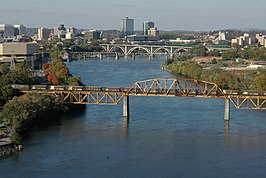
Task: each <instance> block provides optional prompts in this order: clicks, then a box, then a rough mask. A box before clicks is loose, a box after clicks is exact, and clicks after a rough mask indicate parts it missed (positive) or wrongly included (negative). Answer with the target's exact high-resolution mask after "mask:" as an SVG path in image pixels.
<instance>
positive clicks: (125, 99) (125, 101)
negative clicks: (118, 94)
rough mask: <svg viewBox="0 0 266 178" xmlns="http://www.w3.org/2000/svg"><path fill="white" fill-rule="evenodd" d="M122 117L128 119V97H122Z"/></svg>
mask: <svg viewBox="0 0 266 178" xmlns="http://www.w3.org/2000/svg"><path fill="white" fill-rule="evenodd" d="M123 117H126V118H128V117H129V96H123Z"/></svg>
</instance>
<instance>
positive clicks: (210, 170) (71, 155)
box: [0, 58, 266, 177]
mask: <svg viewBox="0 0 266 178" xmlns="http://www.w3.org/2000/svg"><path fill="white" fill-rule="evenodd" d="M163 62H164V61H163V59H156V58H155V59H154V60H152V61H149V60H148V59H145V58H136V60H135V61H132V60H129V59H128V60H127V61H125V60H118V61H114V60H112V59H109V60H102V61H99V60H84V61H76V62H72V63H68V66H69V68H70V70H71V72H72V73H73V74H74V75H80V76H81V78H82V80H83V81H84V82H85V84H86V85H96V86H121V87H128V86H132V84H133V83H134V82H135V81H139V80H143V79H150V78H159V77H172V76H171V75H170V74H169V73H167V72H166V71H161V70H160V64H162V63H163ZM223 115H224V100H223V99H200V98H198V99H194V98H171V97H130V120H129V121H128V120H127V119H126V118H123V117H122V103H120V104H118V105H117V106H97V105H88V106H87V109H86V111H85V113H76V114H66V115H64V116H63V117H62V118H61V120H60V122H59V123H58V124H55V125H51V126H48V127H45V128H43V129H40V130H38V131H35V132H34V133H33V134H32V135H31V137H30V138H28V139H26V140H25V142H24V145H25V150H24V151H23V152H21V153H20V154H19V155H17V156H14V157H11V158H6V159H2V160H1V161H0V166H1V167H2V168H5V169H2V170H1V173H0V175H1V177H264V176H265V175H266V166H265V165H266V156H265V155H266V119H265V111H248V110H237V109H235V108H233V107H231V118H232V119H231V121H230V123H228V122H224V120H223Z"/></svg>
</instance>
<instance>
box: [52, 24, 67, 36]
mask: <svg viewBox="0 0 266 178" xmlns="http://www.w3.org/2000/svg"><path fill="white" fill-rule="evenodd" d="M66 33H67V30H66V28H65V26H64V24H60V25H59V27H56V28H54V35H55V36H57V37H58V38H59V39H61V38H66Z"/></svg>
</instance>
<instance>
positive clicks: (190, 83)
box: [21, 78, 266, 120]
mask: <svg viewBox="0 0 266 178" xmlns="http://www.w3.org/2000/svg"><path fill="white" fill-rule="evenodd" d="M21 91H22V92H23V93H40V94H51V95H54V96H57V97H60V98H61V99H62V101H63V102H64V103H70V104H97V105H101V104H103V105H106V104H109V105H110V104H111V105H117V104H119V102H120V101H122V100H123V116H124V117H129V97H131V96H146V97H148V96H152V97H194V98H224V99H225V116H224V119H225V120H229V118H230V112H229V109H230V101H231V103H233V105H234V106H235V107H236V108H238V109H256V110H266V92H254V91H242V92H240V91H237V90H222V89H221V88H220V87H219V86H218V84H216V83H212V82H206V81H202V80H197V79H188V78H156V79H150V80H143V81H138V82H135V83H134V84H133V85H132V86H131V87H128V88H122V87H99V86H46V85H34V86H30V87H29V88H28V89H22V90H21Z"/></svg>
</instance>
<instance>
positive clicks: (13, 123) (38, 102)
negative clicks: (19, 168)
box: [0, 60, 85, 157]
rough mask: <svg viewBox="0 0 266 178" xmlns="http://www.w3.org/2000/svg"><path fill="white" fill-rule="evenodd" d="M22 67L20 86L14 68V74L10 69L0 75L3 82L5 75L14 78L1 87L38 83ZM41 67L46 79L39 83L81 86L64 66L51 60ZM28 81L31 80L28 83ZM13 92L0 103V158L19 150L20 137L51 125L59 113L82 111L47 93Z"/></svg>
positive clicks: (82, 108) (27, 70) (57, 61)
mask: <svg viewBox="0 0 266 178" xmlns="http://www.w3.org/2000/svg"><path fill="white" fill-rule="evenodd" d="M23 67H24V68H25V72H24V73H25V75H24V76H25V77H24V80H23V83H20V81H21V80H18V79H17V78H16V77H17V76H21V75H15V74H16V73H15V72H16V71H19V70H18V69H15V72H13V71H12V70H11V71H10V72H6V74H0V75H2V76H1V77H3V78H4V79H6V78H7V77H6V76H8V75H11V74H13V73H15V74H14V75H15V77H13V78H12V80H10V81H9V80H7V81H6V82H4V83H3V84H2V85H3V88H4V87H5V86H9V84H10V83H16V84H25V83H26V84H32V83H30V82H27V81H32V82H37V84H42V83H38V81H37V80H36V79H35V80H34V78H33V76H32V74H31V73H29V72H30V70H29V69H28V68H27V67H26V66H23ZM42 67H45V68H44V69H45V72H46V74H47V75H46V79H45V78H44V79H43V80H44V81H47V82H48V81H49V82H50V83H51V84H53V85H57V84H64V85H80V84H82V82H81V81H80V79H79V77H75V76H72V74H71V73H70V72H69V70H68V68H67V67H66V65H65V64H64V63H63V62H61V61H60V60H55V61H53V63H52V64H47V65H45V64H44V65H43V66H42ZM24 68H23V69H24ZM2 70H3V69H2ZM7 70H9V68H7ZM10 73H11V74H10ZM28 78H31V80H29V79H28ZM34 84H36V83H34ZM11 89H13V88H11ZM13 90H14V89H13ZM13 90H10V92H9V93H11V94H12V95H10V97H7V99H6V101H5V102H3V104H5V103H6V104H5V105H4V106H3V110H1V113H0V124H2V125H4V126H5V127H4V128H3V129H2V130H3V131H2V134H0V138H4V139H5V141H3V143H2V146H1V144H0V146H1V149H0V157H2V156H1V155H3V156H6V155H11V154H13V153H15V152H17V151H18V150H20V149H18V148H20V147H21V146H19V145H20V144H21V141H22V138H23V136H24V135H25V134H27V133H28V132H31V131H32V130H34V129H35V128H36V127H38V126H40V125H45V124H46V123H49V122H52V121H54V120H56V119H57V118H59V117H60V116H61V115H62V114H64V113H66V112H71V111H70V110H73V112H75V111H76V110H77V108H78V109H79V110H84V109H85V107H76V106H75V107H73V106H70V105H66V104H64V103H63V102H62V100H61V98H59V97H56V96H52V95H49V94H45V95H43V94H37V93H36V94H24V95H21V94H19V93H20V92H19V90H17V91H16V92H17V93H18V94H16V95H15V94H13V93H12V92H13ZM0 91H1V90H0ZM3 91H4V90H3ZM14 92H15V91H14ZM0 94H1V93H0ZM0 96H1V95H0ZM13 96H14V97H13ZM78 112H79V111H78ZM0 131H1V130H0ZM7 141H8V142H7ZM0 142H1V140H0Z"/></svg>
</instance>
